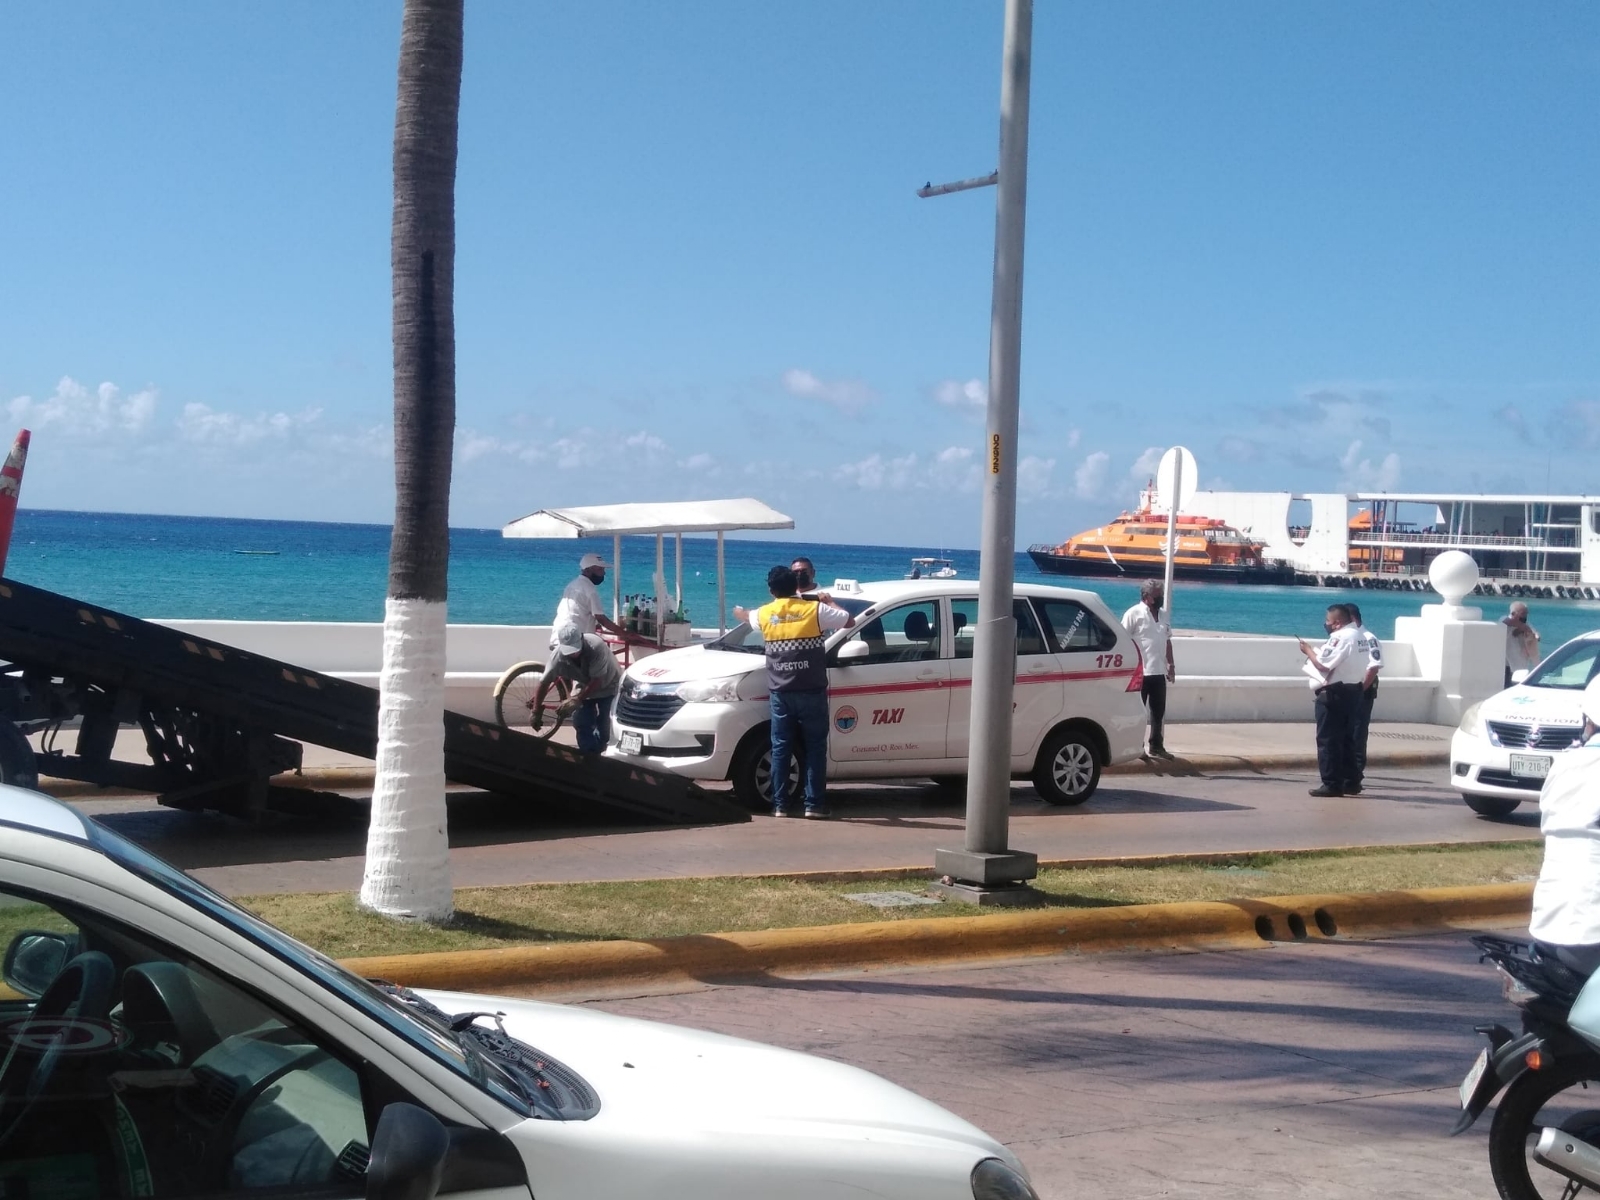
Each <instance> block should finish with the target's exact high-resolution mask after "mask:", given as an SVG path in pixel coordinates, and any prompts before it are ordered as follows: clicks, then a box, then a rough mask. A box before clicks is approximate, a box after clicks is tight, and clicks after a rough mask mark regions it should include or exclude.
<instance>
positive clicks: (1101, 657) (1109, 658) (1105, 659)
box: [1094, 654, 1122, 667]
mask: <svg viewBox="0 0 1600 1200" xmlns="http://www.w3.org/2000/svg"><path fill="white" fill-rule="evenodd" d="M1094 665H1095V666H1097V667H1120V666H1121V665H1122V655H1120V654H1096V655H1095V656H1094Z"/></svg>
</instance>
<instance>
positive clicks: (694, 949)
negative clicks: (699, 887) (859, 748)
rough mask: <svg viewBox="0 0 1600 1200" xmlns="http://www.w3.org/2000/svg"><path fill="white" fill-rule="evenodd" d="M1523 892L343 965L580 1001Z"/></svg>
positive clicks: (1412, 912) (1287, 936)
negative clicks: (638, 990)
mask: <svg viewBox="0 0 1600 1200" xmlns="http://www.w3.org/2000/svg"><path fill="white" fill-rule="evenodd" d="M1532 901H1533V885H1532V884H1527V883H1509V884H1493V885H1486V886H1482V887H1460V888H1419V889H1416V890H1412V891H1395V892H1367V893H1330V894H1324V895H1310V896H1273V897H1266V898H1262V899H1249V900H1230V901H1226V902H1220V903H1219V902H1194V903H1183V904H1135V905H1126V906H1123V907H1119V908H1093V909H1059V908H1057V909H1032V910H1028V911H1024V912H1017V911H1012V912H1005V913H995V914H985V915H981V916H973V917H933V918H921V919H913V920H904V921H881V922H874V923H864V924H860V925H821V926H813V927H810V928H804V929H773V930H764V931H760V932H755V933H719V934H699V935H694V936H689V937H674V938H656V939H652V940H648V941H612V942H566V943H553V944H548V945H530V946H516V947H508V948H506V949H501V950H460V951H451V952H446V953H436V954H410V955H392V956H388V957H382V958H357V959H347V960H345V964H344V965H345V966H346V967H348V968H349V969H350V970H352V971H354V972H356V973H357V974H359V975H363V976H366V977H368V978H375V979H387V980H390V981H392V982H395V983H402V984H407V985H409V986H412V987H427V988H441V989H448V990H459V991H474V992H502V993H508V994H519V995H536V994H537V995H566V994H574V993H584V992H587V993H593V992H595V991H601V990H612V989H617V988H625V987H657V986H661V985H663V984H674V983H692V982H707V981H714V980H722V979H736V978H740V977H748V976H752V975H762V974H780V975H781V974H809V973H816V972H821V971H835V970H843V969H866V968H883V967H901V966H914V965H922V964H938V963H952V962H974V961H982V960H984V959H998V958H1022V957H1029V956H1035V955H1049V954H1066V953H1073V952H1079V953H1089V952H1101V951H1107V950H1155V949H1180V948H1206V949H1217V948H1228V947H1234V948H1238V947H1246V946H1262V945H1267V944H1269V943H1271V942H1275V941H1286V942H1287V941H1327V940H1329V939H1332V938H1350V937H1380V936H1393V935H1397V934H1407V933H1420V932H1423V931H1426V930H1431V929H1448V928H1451V927H1456V926H1463V927H1471V926H1475V925H1482V924H1502V923H1505V922H1508V921H1525V920H1526V919H1527V917H1528V914H1529V911H1530V909H1531V907H1532Z"/></svg>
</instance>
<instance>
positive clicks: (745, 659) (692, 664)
mask: <svg viewBox="0 0 1600 1200" xmlns="http://www.w3.org/2000/svg"><path fill="white" fill-rule="evenodd" d="M766 661H767V660H766V656H765V655H762V654H745V653H741V652H740V651H738V650H707V649H706V648H704V647H703V646H685V647H684V648H683V649H681V650H663V651H661V652H660V653H659V654H652V655H650V656H649V657H648V658H641V659H640V660H639V661H638V662H636V663H634V664H633V665H632V666H631V667H629V668H628V678H629V679H636V680H638V681H639V682H640V683H643V684H659V683H685V682H687V681H688V680H691V679H726V678H727V677H728V676H730V675H748V674H749V673H750V672H751V671H759V670H762V669H763V668H764V667H765V666H766Z"/></svg>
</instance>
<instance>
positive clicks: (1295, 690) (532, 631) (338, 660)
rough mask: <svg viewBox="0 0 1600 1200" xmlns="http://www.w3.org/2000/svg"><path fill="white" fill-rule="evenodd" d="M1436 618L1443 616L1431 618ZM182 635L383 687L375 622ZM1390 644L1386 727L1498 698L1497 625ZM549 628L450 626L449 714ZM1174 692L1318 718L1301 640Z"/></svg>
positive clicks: (476, 699) (1226, 644)
mask: <svg viewBox="0 0 1600 1200" xmlns="http://www.w3.org/2000/svg"><path fill="white" fill-rule="evenodd" d="M1429 607H1430V608H1437V607H1438V606H1429ZM159 624H163V625H168V626H170V627H172V628H174V629H182V630H184V631H186V632H189V633H192V634H195V635H196V636H199V637H203V638H206V639H208V640H210V641H215V642H220V643H223V644H225V645H231V646H238V647H239V648H240V649H242V650H248V651H251V652H252V653H255V654H261V655H265V656H266V657H269V658H275V659H280V660H282V661H284V662H288V663H293V664H295V665H297V666H301V667H306V668H308V669H310V670H314V671H320V672H323V673H325V674H328V675H334V676H337V677H339V678H341V679H349V680H352V681H354V682H357V683H364V684H367V685H369V686H372V687H376V686H377V683H378V671H379V667H380V666H381V663H382V656H383V626H382V625H381V624H379V623H377V622H332V621H305V622H299V621H179V620H168V621H161V622H159ZM1399 633H1400V634H1401V638H1400V639H1399V640H1390V641H1385V642H1384V643H1383V650H1384V671H1383V676H1382V686H1381V687H1380V688H1379V691H1378V702H1377V706H1376V708H1375V710H1374V713H1373V716H1374V718H1375V719H1376V720H1379V721H1414V722H1425V723H1439V724H1452V725H1453V724H1454V723H1455V722H1456V721H1457V720H1459V719H1460V716H1461V713H1462V711H1463V710H1464V709H1465V708H1466V707H1467V705H1469V704H1472V703H1474V702H1475V701H1477V700H1481V699H1483V698H1484V697H1485V696H1488V695H1492V694H1493V693H1494V692H1495V691H1498V690H1499V687H1500V682H1501V672H1502V670H1503V666H1502V664H1503V662H1504V657H1503V655H1504V639H1505V632H1504V629H1503V627H1502V626H1500V625H1499V624H1497V623H1495V622H1488V621H1475V620H1465V621H1463V620H1449V621H1442V620H1430V619H1428V618H1427V614H1426V611H1425V614H1424V616H1423V617H1408V618H1404V619H1403V620H1402V621H1401V622H1400V630H1399ZM549 642H550V627H549V626H548V625H451V626H450V627H449V632H448V643H447V650H446V668H445V670H446V674H445V703H446V705H447V706H448V707H450V708H451V709H454V710H455V711H456V712H460V713H464V714H466V715H468V716H474V717H478V718H480V719H485V720H488V719H492V718H493V716H494V701H493V695H492V692H493V688H494V683H495V680H497V679H498V678H499V677H500V675H501V673H502V672H503V671H505V669H506V668H507V667H509V666H511V665H512V664H513V663H516V662H520V661H522V660H523V659H530V658H532V659H540V660H543V659H544V658H545V657H546V648H547V647H548V645H549ZM1173 656H1174V658H1175V660H1176V663H1177V668H1178V680H1177V683H1176V684H1175V685H1174V686H1173V687H1172V688H1171V690H1170V691H1169V693H1168V700H1167V713H1168V719H1169V720H1172V721H1301V720H1306V719H1308V718H1309V717H1310V714H1311V698H1310V685H1309V683H1308V681H1307V679H1306V676H1305V675H1304V674H1302V673H1301V670H1300V667H1301V664H1302V663H1303V662H1304V661H1305V660H1304V658H1303V657H1302V655H1301V653H1300V651H1299V648H1298V647H1297V646H1296V644H1295V639H1294V638H1288V637H1247V636H1239V635H1232V634H1228V635H1222V636H1211V635H1197V636H1184V635H1182V634H1180V635H1177V636H1176V637H1174V638H1173Z"/></svg>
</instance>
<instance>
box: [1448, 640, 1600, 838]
mask: <svg viewBox="0 0 1600 1200" xmlns="http://www.w3.org/2000/svg"><path fill="white" fill-rule="evenodd" d="M1596 673H1600V630H1595V631H1594V632H1592V633H1585V634H1583V635H1581V636H1579V637H1576V638H1573V639H1572V641H1570V642H1568V643H1566V645H1564V646H1562V647H1561V648H1560V649H1558V650H1556V651H1555V652H1554V653H1552V654H1551V655H1550V657H1549V658H1547V659H1545V660H1544V661H1543V662H1542V663H1540V664H1539V665H1538V666H1537V667H1535V668H1534V669H1533V670H1532V671H1530V672H1528V673H1527V675H1526V676H1525V677H1524V678H1523V679H1521V680H1520V681H1519V682H1517V683H1514V684H1513V685H1512V686H1511V687H1509V688H1507V689H1506V690H1505V691H1503V692H1497V693H1496V694H1495V695H1493V696H1490V697H1489V698H1488V699H1487V700H1483V701H1480V702H1479V703H1477V704H1474V705H1473V706H1472V707H1471V708H1469V709H1467V711H1466V712H1465V713H1463V714H1462V715H1461V725H1460V727H1459V728H1458V729H1457V730H1456V732H1455V735H1454V736H1453V737H1452V738H1451V739H1450V782H1451V783H1452V784H1453V785H1454V786H1455V788H1456V790H1457V791H1459V792H1460V793H1461V798H1462V799H1463V800H1465V801H1466V802H1467V807H1469V808H1471V809H1472V811H1473V812H1476V813H1481V814H1483V815H1484V816H1486V817H1503V816H1506V815H1507V814H1508V813H1510V812H1511V811H1512V810H1513V809H1515V808H1516V807H1517V805H1519V804H1521V803H1522V802H1523V801H1524V800H1536V799H1538V796H1539V789H1540V788H1541V787H1543V786H1544V777H1545V776H1546V775H1548V774H1549V773H1550V764H1551V763H1553V762H1554V761H1555V756H1556V755H1557V754H1560V753H1562V752H1564V751H1566V750H1568V749H1571V747H1573V746H1574V745H1576V744H1577V741H1578V739H1579V737H1580V736H1582V733H1583V713H1582V711H1581V709H1580V708H1579V703H1580V701H1581V700H1582V698H1583V689H1584V688H1585V687H1586V686H1587V685H1588V683H1589V681H1590V680H1591V679H1593V678H1594V677H1595V675H1596Z"/></svg>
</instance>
